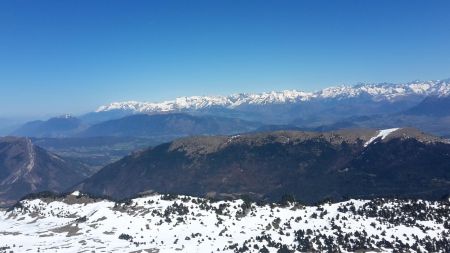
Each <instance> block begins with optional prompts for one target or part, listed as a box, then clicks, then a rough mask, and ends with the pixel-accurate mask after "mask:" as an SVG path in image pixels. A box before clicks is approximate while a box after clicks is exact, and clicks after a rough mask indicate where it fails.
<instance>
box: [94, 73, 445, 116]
mask: <svg viewBox="0 0 450 253" xmlns="http://www.w3.org/2000/svg"><path fill="white" fill-rule="evenodd" d="M448 95H450V81H449V80H448V79H447V80H436V81H426V82H422V81H415V82H410V83H405V84H389V83H381V84H359V85H355V86H336V87H329V88H325V89H323V90H319V91H316V92H304V91H298V90H284V91H271V92H264V93H259V94H246V93H241V94H233V95H230V96H191V97H179V98H176V99H175V100H169V101H163V102H138V101H126V102H113V103H111V104H109V105H103V106H100V107H99V108H98V109H97V110H96V112H106V111H113V110H126V111H132V112H136V113H158V112H173V111H184V110H185V111H189V110H200V109H206V108H211V107H222V108H228V109H234V108H237V107H240V106H244V105H268V104H285V103H301V102H307V101H318V100H329V99H335V100H344V99H350V98H357V97H368V98H370V99H371V100H373V101H376V102H377V101H388V102H394V101H397V100H401V99H403V98H408V97H411V96H413V97H427V96H438V97H442V96H448Z"/></svg>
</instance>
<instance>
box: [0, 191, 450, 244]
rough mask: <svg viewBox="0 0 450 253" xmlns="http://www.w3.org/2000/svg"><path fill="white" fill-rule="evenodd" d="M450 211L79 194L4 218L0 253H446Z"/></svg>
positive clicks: (447, 206) (362, 203) (29, 204)
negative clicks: (114, 198) (361, 252)
mask: <svg viewBox="0 0 450 253" xmlns="http://www.w3.org/2000/svg"><path fill="white" fill-rule="evenodd" d="M449 219H450V203H449V202H448V201H442V202H429V201H421V200H417V201H416V200H414V201H413V200H386V199H378V200H370V201H369V200H349V201H346V202H341V203H334V204H331V203H325V204H322V205H318V206H303V205H300V204H292V203H288V204H286V205H275V204H265V205H257V204H255V203H250V202H244V201H242V200H234V201H217V202H212V201H210V200H206V199H201V198H194V197H187V196H170V195H151V196H145V197H140V198H136V199H133V200H130V201H127V202H121V203H116V202H113V201H109V200H102V199H92V198H90V197H88V196H85V195H82V194H79V193H78V192H75V193H73V194H71V195H67V196H65V197H61V198H57V197H54V198H52V197H43V198H39V199H29V200H24V201H22V202H20V203H19V204H18V205H16V206H15V207H14V208H13V209H11V210H8V211H0V238H1V240H0V252H94V251H95V252H294V251H323V252H337V251H342V252H351V251H357V250H365V251H373V252H376V251H383V252H399V251H406V250H410V251H412V252H449V251H450V241H449V239H448V238H450V221H449Z"/></svg>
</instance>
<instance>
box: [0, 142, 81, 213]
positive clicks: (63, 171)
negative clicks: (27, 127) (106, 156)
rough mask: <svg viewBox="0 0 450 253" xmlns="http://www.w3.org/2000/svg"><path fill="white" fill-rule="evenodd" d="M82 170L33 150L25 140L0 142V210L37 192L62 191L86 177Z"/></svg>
mask: <svg viewBox="0 0 450 253" xmlns="http://www.w3.org/2000/svg"><path fill="white" fill-rule="evenodd" d="M85 172H87V170H86V168H85V167H84V166H82V165H81V164H78V163H75V162H72V161H67V160H64V159H63V158H61V157H59V156H57V155H54V154H52V153H49V152H47V151H46V150H44V149H42V148H40V147H38V146H35V145H34V144H33V143H32V142H31V140H30V139H28V138H17V137H4V138H0V206H4V205H10V204H13V203H15V202H16V201H17V200H19V199H20V198H21V197H23V196H24V195H26V194H28V193H31V192H39V191H62V190H64V189H66V188H68V187H70V186H72V185H74V184H76V183H78V182H80V181H81V180H83V179H84V178H85V177H86V174H85Z"/></svg>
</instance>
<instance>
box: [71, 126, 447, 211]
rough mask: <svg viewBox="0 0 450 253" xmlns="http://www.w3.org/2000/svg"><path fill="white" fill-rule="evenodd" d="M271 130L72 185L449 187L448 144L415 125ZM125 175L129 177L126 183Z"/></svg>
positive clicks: (94, 189) (124, 191)
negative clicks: (383, 129)
mask: <svg viewBox="0 0 450 253" xmlns="http://www.w3.org/2000/svg"><path fill="white" fill-rule="evenodd" d="M380 133H381V132H380V131H377V130H359V131H355V130H345V131H337V132H329V133H311V132H298V131H278V132H269V133H256V134H254V133H252V134H246V135H235V136H199V137H189V138H182V139H178V140H175V141H173V142H170V143H165V144H161V145H158V146H156V147H152V148H149V149H147V150H143V151H140V152H135V153H133V154H132V155H130V156H127V157H125V158H123V159H121V160H119V161H117V162H116V163H113V164H110V165H108V166H106V167H104V168H103V169H101V170H100V171H99V172H97V173H96V174H94V175H93V176H92V177H90V178H88V179H86V180H85V181H83V182H82V183H81V184H80V185H79V186H77V187H75V188H74V189H79V190H82V191H85V192H88V193H91V194H98V195H107V196H111V197H114V198H119V199H120V198H126V197H130V196H133V195H135V194H137V193H140V192H145V191H148V190H152V191H156V192H161V193H175V194H188V195H195V196H207V195H208V196H216V197H224V196H233V195H236V196H239V195H250V196H254V197H256V198H260V199H261V198H262V199H266V198H267V199H271V200H273V199H279V198H280V196H282V195H283V194H286V193H291V194H294V195H295V196H296V197H297V199H300V200H302V201H305V202H307V203H314V202H316V201H319V200H321V199H324V198H335V199H338V200H339V199H342V198H343V197H344V196H349V197H364V196H365V197H377V196H378V197H380V196H386V195H389V196H391V195H394V196H409V197H413V196H417V197H422V198H430V199H436V198H440V197H441V196H442V195H445V194H448V193H449V192H448V189H449V188H448V187H449V184H450V171H448V165H449V164H450V157H448V153H450V143H449V142H448V141H447V140H444V139H441V138H438V137H434V136H429V135H426V134H424V133H422V132H420V131H418V130H414V129H397V130H393V131H390V132H389V133H388V134H382V135H380ZM127 182H133V184H132V185H130V184H129V183H127Z"/></svg>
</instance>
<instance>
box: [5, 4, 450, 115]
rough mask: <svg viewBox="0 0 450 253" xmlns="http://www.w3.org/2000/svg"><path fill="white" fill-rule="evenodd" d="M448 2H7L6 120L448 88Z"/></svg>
mask: <svg viewBox="0 0 450 253" xmlns="http://www.w3.org/2000/svg"><path fill="white" fill-rule="evenodd" d="M449 11H450V1H428V0H424V1H414V0H408V1H400V0H396V1H391V0H389V1H373V0H367V1H363V0H358V1H346V0H343V1H315V0H311V1H251V0H245V1H232V0H226V1H225V0H223V1H222V0H211V1H184V0H183V1H125V0H124V1H112V0H105V1H93V0H89V1H82V0H76V1H75V0H73V1H61V0H55V1H45V0H41V1H24V0H21V1H8V0H4V1H0V88H1V90H0V118H2V117H11V116H30V117H42V116H49V115H56V114H62V113H74V114H79V113H83V112H87V111H90V110H93V109H95V108H96V107H97V106H99V105H102V104H105V103H108V102H112V101H122V100H144V101H161V100H166V99H171V98H174V97H177V96H185V95H186V96H189V95H225V94H230V93H237V92H261V91H268V90H282V89H300V90H308V91H313V90H317V89H320V88H323V87H326V86H330V85H338V84H354V83H357V82H384V81H387V82H403V81H410V80H415V79H421V80H428V79H443V78H448V77H450V71H449V70H450V18H449Z"/></svg>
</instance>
